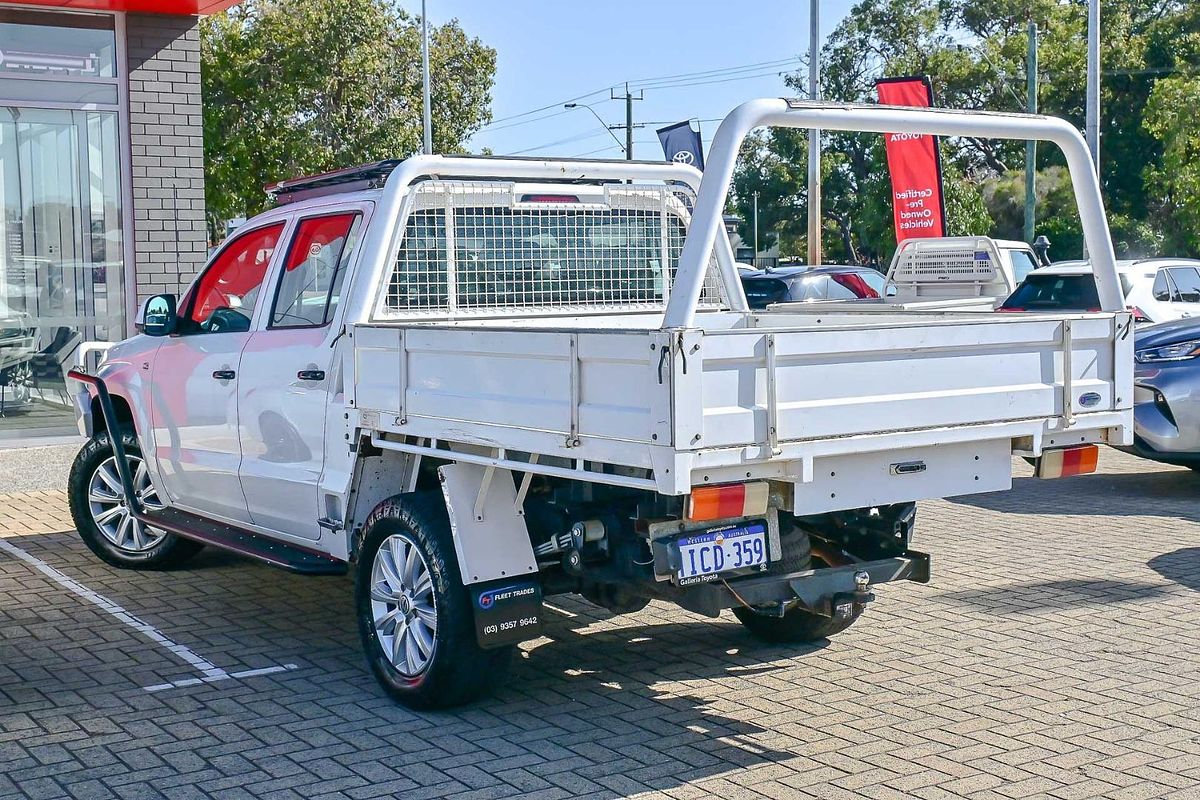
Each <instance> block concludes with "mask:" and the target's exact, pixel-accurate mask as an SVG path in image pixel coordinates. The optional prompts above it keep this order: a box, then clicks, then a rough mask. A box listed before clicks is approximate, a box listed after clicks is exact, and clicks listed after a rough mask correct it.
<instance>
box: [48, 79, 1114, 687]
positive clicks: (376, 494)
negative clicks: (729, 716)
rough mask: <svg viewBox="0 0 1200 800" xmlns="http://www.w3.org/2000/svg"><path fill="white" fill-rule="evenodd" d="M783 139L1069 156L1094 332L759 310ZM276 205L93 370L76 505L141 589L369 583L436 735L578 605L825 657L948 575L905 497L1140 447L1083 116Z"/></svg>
mask: <svg viewBox="0 0 1200 800" xmlns="http://www.w3.org/2000/svg"><path fill="white" fill-rule="evenodd" d="M764 125H769V126H784V127H792V128H822V129H826V130H855V131H871V132H880V133H882V132H906V133H934V134H942V135H952V136H973V137H1006V138H1015V139H1025V138H1036V139H1044V140H1048V141H1051V142H1054V143H1056V144H1058V145H1059V146H1060V147H1061V148H1062V150H1063V151H1064V153H1065V155H1066V158H1067V162H1068V164H1069V166H1070V169H1071V174H1072V179H1073V185H1074V186H1075V191H1076V199H1077V201H1078V204H1079V207H1080V214H1081V219H1082V224H1083V230H1084V233H1085V236H1086V239H1087V245H1088V250H1089V252H1091V253H1092V254H1093V259H1094V264H1095V273H1096V280H1097V286H1098V290H1099V293H1100V297H1101V300H1102V304H1103V309H1104V310H1103V311H1101V312H1095V313H1070V314H993V313H991V312H970V311H955V312H950V311H944V310H941V311H931V312H911V311H907V312H896V313H881V312H880V311H874V312H870V313H866V312H863V311H860V310H857V309H856V308H855V307H854V306H853V305H843V306H837V307H832V306H826V307H816V306H811V305H810V306H808V307H805V306H793V307H789V308H786V309H782V310H777V311H767V312H753V311H750V310H748V309H747V306H746V301H745V297H744V295H743V293H742V290H741V286H740V283H739V281H738V273H737V268H736V264H735V262H734V259H733V256H732V253H731V251H730V247H729V242H728V240H727V238H726V236H725V234H724V229H723V226H722V217H721V212H722V210H723V208H724V205H725V200H726V192H727V189H728V186H729V181H730V178H731V175H732V172H733V168H734V160H735V158H736V155H737V153H738V150H739V147H740V145H741V143H742V141H743V139H744V138H745V136H746V135H747V133H749V132H750V131H751V130H752V129H754V128H756V127H760V126H764ZM274 192H275V194H276V199H277V206H276V207H275V208H273V209H272V210H269V211H267V212H265V213H263V214H261V215H260V216H258V217H256V218H254V219H252V220H250V221H249V222H247V223H246V224H245V226H244V227H243V228H241V229H240V230H239V231H238V233H237V234H236V235H234V236H233V237H231V238H230V239H229V240H228V241H227V242H225V243H224V245H223V246H222V247H221V248H220V250H218V251H217V252H216V253H215V254H214V256H213V258H212V260H211V261H210V263H209V264H208V266H207V267H206V268H205V270H204V271H203V272H202V273H201V274H200V275H199V276H198V277H197V279H196V280H195V282H194V283H193V284H192V286H191V288H190V289H188V291H187V292H186V294H184V296H183V298H182V299H181V300H180V301H179V302H178V304H177V303H176V301H175V298H174V297H172V296H169V295H160V296H157V297H153V298H150V299H149V300H147V302H146V304H145V306H144V308H143V312H142V316H141V318H140V321H139V324H140V326H141V333H140V335H138V336H134V337H133V338H131V339H128V340H126V341H124V342H121V343H119V344H116V345H114V346H112V347H111V349H109V350H108V352H107V355H106V357H105V360H104V361H103V363H102V364H101V366H100V367H99V369H98V371H97V372H96V374H94V375H93V374H88V373H85V372H82V371H78V370H77V371H73V372H72V373H71V374H72V376H73V377H74V378H76V379H77V380H79V381H81V382H82V384H86V386H85V387H82V388H84V389H85V390H84V391H81V394H80V398H79V400H80V408H81V411H82V422H81V424H82V426H83V427H84V428H85V430H86V432H87V433H88V435H89V436H90V437H91V439H90V441H89V443H88V444H87V445H86V446H85V447H84V448H83V450H82V451H81V452H80V454H79V456H78V458H77V460H76V463H75V465H74V467H73V470H72V473H71V483H70V498H71V507H72V511H73V513H74V517H75V521H76V523H77V525H78V529H79V532H80V534H81V536H82V537H83V539H84V540H85V541H86V542H87V544H88V546H89V547H91V549H92V550H93V551H94V552H95V553H96V554H97V555H98V556H99V557H100V558H102V559H104V560H105V561H107V562H109V563H110V564H115V565H118V566H122V567H132V568H162V567H167V566H174V565H177V564H179V563H181V562H183V561H184V560H185V559H187V558H188V557H190V556H191V555H193V554H194V553H195V552H196V551H197V550H198V549H199V548H201V547H202V546H203V545H204V544H210V545H215V546H219V547H224V548H228V549H231V550H234V551H236V552H240V553H243V554H245V555H248V556H251V557H254V558H258V559H261V560H263V561H266V562H269V563H272V564H275V565H277V566H281V567H285V568H287V569H291V570H294V571H297V572H303V573H317V574H322V573H333V572H345V571H347V570H351V571H353V573H354V575H355V592H356V606H355V608H356V616H357V620H356V621H357V625H358V629H359V631H360V633H361V637H362V642H363V647H364V652H365V654H366V658H367V661H368V663H369V664H370V667H371V669H372V671H373V672H374V674H375V676H376V677H377V678H378V679H379V681H380V683H381V684H382V685H383V687H384V688H385V689H386V690H387V691H388V692H389V693H390V694H391V695H393V696H394V697H395V698H397V699H398V700H399V701H401V702H403V703H405V704H407V705H410V706H412V707H417V708H429V707H439V706H447V705H452V704H455V703H461V702H465V701H467V700H470V699H472V698H474V697H476V696H478V695H480V694H481V693H483V692H485V691H486V690H488V689H489V688H490V687H492V686H494V685H495V684H496V683H497V681H499V680H500V678H501V676H502V675H503V673H504V671H505V667H506V665H507V664H508V662H509V659H510V656H511V654H512V652H513V650H514V648H515V645H516V644H517V643H519V642H521V641H524V640H528V639H531V638H535V637H537V636H539V635H540V630H541V626H542V616H543V610H542V609H543V606H542V598H543V597H545V596H549V595H554V594H562V593H571V592H573V593H579V594H582V595H583V596H584V597H586V598H587V599H589V600H590V601H592V602H594V603H597V604H599V605H602V606H605V607H607V608H610V609H612V610H613V611H615V612H629V611H635V610H637V609H640V608H642V607H644V606H645V605H646V603H648V602H649V601H651V600H659V601H668V602H672V603H676V604H678V605H679V606H682V607H683V608H686V609H690V610H692V611H696V612H699V613H702V614H707V615H709V616H711V617H716V616H718V615H719V614H720V612H721V611H722V610H725V609H732V610H733V613H734V614H735V615H736V617H737V619H738V620H740V621H741V622H742V623H743V624H744V625H745V626H746V627H747V628H748V629H749V630H750V631H751V632H752V633H754V634H756V635H758V636H761V637H764V638H767V639H770V640H774V641H785V642H800V641H809V640H812V639H816V638H821V637H825V636H829V635H831V634H833V633H836V632H838V631H840V630H843V629H845V628H846V627H847V626H849V625H850V624H851V623H852V622H854V621H855V620H856V619H857V618H858V617H859V615H860V614H861V612H862V611H863V608H864V606H865V604H866V603H868V602H869V601H870V600H872V599H873V598H874V595H873V591H872V590H873V589H874V587H875V586H876V585H878V584H882V583H886V582H888V581H894V580H915V581H926V580H928V578H929V561H928V557H927V556H926V555H924V554H922V553H919V552H916V551H913V550H910V549H909V536H910V533H911V530H912V524H913V518H914V508H915V506H914V502H913V501H916V500H921V499H925V498H936V497H944V496H950V495H964V494H970V493H973V492H991V491H996V490H1000V489H1006V488H1009V487H1010V486H1011V481H1012V477H1011V464H1012V456H1013V455H1014V454H1019V455H1023V456H1026V457H1029V458H1031V459H1037V460H1038V462H1037V463H1038V464H1039V473H1040V474H1044V475H1046V476H1047V477H1052V476H1054V475H1059V474H1077V473H1081V472H1087V471H1090V470H1092V469H1094V466H1095V455H1096V447H1095V444H1096V443H1108V444H1117V445H1121V444H1129V443H1130V442H1131V440H1132V423H1133V419H1132V411H1131V409H1132V401H1133V391H1132V389H1133V385H1132V383H1133V360H1132V346H1133V337H1132V335H1131V331H1132V322H1131V320H1130V315H1129V314H1128V313H1127V312H1126V311H1125V310H1124V304H1123V302H1122V301H1121V294H1120V290H1119V287H1118V285H1117V277H1116V273H1115V271H1114V267H1113V255H1112V246H1111V243H1110V241H1109V238H1108V228H1107V223H1106V221H1105V217H1104V211H1103V207H1102V205H1101V200H1100V195H1099V190H1098V188H1097V185H1096V181H1095V178H1094V177H1093V175H1092V171H1091V166H1090V161H1089V158H1088V153H1087V149H1086V147H1085V145H1084V143H1083V141H1082V139H1081V138H1080V136H1079V134H1078V133H1077V132H1076V131H1075V130H1074V129H1072V128H1071V127H1070V125H1068V124H1067V123H1066V122H1063V121H1061V120H1057V119H1051V118H1046V117H1034V116H1021V115H1003V114H980V113H962V112H954V111H944V110H914V109H904V108H893V107H881V106H859V105H837V104H828V103H809V102H803V101H795V100H778V99H767V100H755V101H751V102H748V103H745V104H743V105H741V106H739V107H738V108H737V109H735V110H734V111H733V112H732V113H731V114H730V116H729V117H728V118H727V119H726V120H725V121H724V122H723V123H722V125H721V127H720V128H719V130H718V131H717V134H716V136H715V138H714V142H713V147H712V152H711V153H710V156H709V164H708V171H707V172H706V173H705V174H704V176H703V179H701V175H700V173H699V172H697V171H696V170H694V169H693V168H691V167H688V166H684V165H679V164H670V163H641V162H625V161H594V160H593V161H579V160H541V159H511V158H465V157H463V158H460V157H440V156H417V157H413V158H410V159H408V160H406V161H403V162H383V163H379V164H374V165H369V166H367V167H362V168H357V169H351V170H345V171H342V172H340V173H331V174H329V175H324V176H317V177H315V178H308V179H299V180H295V181H289V182H285V183H283V184H280V185H278V186H276V187H275V188H274ZM118 432H119V433H120V435H117V433H118ZM980 535H987V533H986V532H984V531H981V532H980ZM698 646H702V643H701V644H698Z"/></svg>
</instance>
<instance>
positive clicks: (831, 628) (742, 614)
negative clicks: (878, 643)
mask: <svg viewBox="0 0 1200 800" xmlns="http://www.w3.org/2000/svg"><path fill="white" fill-rule="evenodd" d="M780 523H781V525H782V524H786V523H785V522H784V520H783V519H781V520H780ZM779 539H780V544H781V546H782V548H783V558H782V559H780V560H779V561H777V562H775V565H773V566H772V567H771V570H770V571H771V572H772V573H775V574H780V575H784V574H787V573H791V572H800V571H801V570H806V569H811V568H812V566H813V562H817V563H818V566H823V565H824V562H822V561H821V560H820V559H818V558H815V557H814V556H813V554H812V542H811V541H810V540H809V538H808V534H807V533H805V532H804V531H803V530H801V529H800V528H798V527H796V525H795V524H794V523H793V524H792V525H790V526H788V527H787V528H786V529H785V530H783V531H781V532H780V535H779ZM761 611H764V612H767V611H768V609H761ZM861 614H862V608H861V607H855V609H854V614H853V616H851V617H849V618H847V619H839V620H834V619H832V618H830V617H822V616H821V615H819V614H813V613H811V612H809V611H805V610H804V609H802V608H793V609H792V610H790V611H788V612H787V613H786V614H784V615H783V616H782V617H776V616H772V615H770V614H769V613H759V610H756V609H752V608H747V607H745V606H740V607H738V608H734V609H733V615H734V616H735V617H737V620H738V622H740V623H742V625H744V626H745V627H746V630H748V631H750V633H752V634H754V635H755V636H757V637H758V638H760V639H763V640H764V641H768V642H785V643H786V642H791V643H795V642H815V641H818V640H820V639H825V638H828V637H830V636H833V635H834V634H835V633H841V632H842V631H844V630H846V628H849V627H850V626H851V625H853V624H854V620H856V619H858V618H859V616H860V615H861Z"/></svg>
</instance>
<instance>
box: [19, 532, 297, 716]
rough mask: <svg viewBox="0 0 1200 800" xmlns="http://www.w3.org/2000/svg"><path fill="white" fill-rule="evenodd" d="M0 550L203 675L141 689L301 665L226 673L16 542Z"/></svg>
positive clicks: (260, 672) (152, 689)
mask: <svg viewBox="0 0 1200 800" xmlns="http://www.w3.org/2000/svg"><path fill="white" fill-rule="evenodd" d="M0 550H3V551H4V552H6V553H8V554H9V555H11V556H13V557H14V558H18V559H20V560H21V561H24V562H25V563H26V564H29V565H30V566H31V567H33V568H34V569H36V570H37V571H38V572H41V573H42V574H43V575H45V576H46V577H48V578H50V580H52V581H54V582H55V583H57V584H58V585H59V586H62V587H63V588H64V589H66V590H68V591H70V592H72V593H74V594H76V595H78V596H79V597H82V598H83V599H84V600H87V601H88V602H89V603H91V604H92V605H94V606H96V607H97V608H99V609H100V610H102V611H104V612H106V613H108V614H110V615H112V616H113V617H115V618H116V619H117V620H118V621H119V622H121V623H122V624H123V625H127V626H128V627H130V628H133V629H134V630H135V631H137V632H138V633H140V634H142V635H143V636H145V637H146V638H147V639H149V640H150V641H152V642H154V643H155V644H158V645H161V646H162V647H164V648H166V649H167V650H168V651H169V652H170V653H171V654H172V655H174V656H175V657H176V658H179V659H180V660H182V661H186V662H187V663H188V664H190V665H191V666H192V667H194V668H195V669H196V670H197V671H198V672H200V674H201V675H203V676H204V677H202V678H186V679H184V680H179V681H174V682H172V683H161V684H155V685H153V686H143V687H142V688H143V689H145V690H146V691H147V692H161V691H162V690H164V689H173V688H178V687H181V686H195V685H197V684H200V683H214V682H216V681H226V680H231V679H236V678H252V677H255V676H258V675H269V674H271V673H275V672H286V671H288V670H293V669H297V668H298V667H297V666H296V665H295V664H284V665H282V666H277V667H262V668H260V669H248V670H243V671H241V672H226V671H225V670H223V669H221V668H220V667H218V666H217V665H216V664H214V663H212V662H211V661H209V660H208V659H205V658H202V657H201V656H200V655H198V654H197V653H196V651H194V650H192V649H191V648H190V647H187V646H185V645H182V644H180V643H179V642H176V641H173V640H172V639H170V638H169V637H167V636H166V635H165V634H164V633H163V632H162V631H160V630H159V629H158V628H155V627H154V626H153V625H151V624H149V623H147V622H143V621H142V620H140V619H138V618H137V617H135V616H134V615H133V614H130V613H129V612H128V611H126V610H125V609H123V608H121V607H120V606H119V605H117V604H116V603H114V602H113V601H112V600H109V599H108V598H107V597H105V596H104V595H102V594H98V593H96V592H93V591H92V590H91V589H89V588H87V587H86V586H84V585H83V584H82V583H80V582H79V581H77V580H75V579H74V578H71V577H69V576H68V575H65V574H64V573H62V572H60V571H59V570H57V569H55V568H54V567H52V566H50V565H49V564H47V563H46V562H45V561H42V560H41V559H40V558H38V557H36V556H32V555H30V554H29V553H27V552H25V551H24V550H22V549H21V548H19V547H17V546H16V545H14V544H11V543H9V542H7V541H5V540H4V539H0Z"/></svg>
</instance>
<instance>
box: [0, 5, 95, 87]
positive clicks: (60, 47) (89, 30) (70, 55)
mask: <svg viewBox="0 0 1200 800" xmlns="http://www.w3.org/2000/svg"><path fill="white" fill-rule="evenodd" d="M0 52H3V53H4V60H3V61H2V62H0V74H4V75H48V76H54V77H85V78H115V77H116V76H117V36H116V33H115V30H114V26H113V18H112V17H108V16H100V15H95V14H55V13H51V12H43V11H26V10H24V9H12V8H0Z"/></svg>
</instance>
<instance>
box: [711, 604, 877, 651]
mask: <svg viewBox="0 0 1200 800" xmlns="http://www.w3.org/2000/svg"><path fill="white" fill-rule="evenodd" d="M861 614H862V609H860V608H855V609H854V614H853V615H852V616H850V617H848V618H846V619H838V620H835V619H832V618H830V617H822V616H821V615H819V614H813V613H811V612H808V611H805V610H804V609H802V608H793V609H792V610H791V611H789V612H787V613H786V614H784V615H783V616H782V617H769V616H766V615H764V614H759V613H756V612H755V611H753V610H751V609H749V608H745V607H742V608H735V609H734V610H733V615H734V616H735V617H737V618H738V622H740V623H742V624H743V625H745V626H746V630H748V631H750V633H752V634H754V635H755V636H757V637H758V638H760V639H762V640H764V641H767V642H792V643H795V642H815V641H818V640H820V639H827V638H829V637H830V636H833V635H834V634H835V633H841V632H842V631H844V630H846V628H849V627H850V626H851V625H853V624H854V621H855V620H856V619H858V618H859V616H860V615H861Z"/></svg>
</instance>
